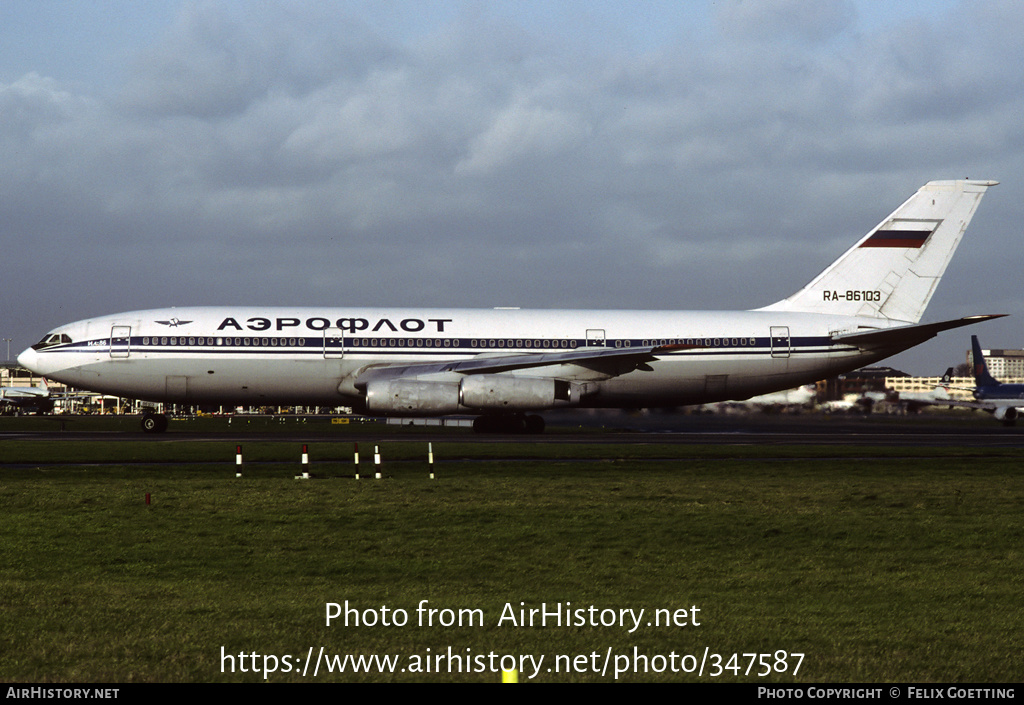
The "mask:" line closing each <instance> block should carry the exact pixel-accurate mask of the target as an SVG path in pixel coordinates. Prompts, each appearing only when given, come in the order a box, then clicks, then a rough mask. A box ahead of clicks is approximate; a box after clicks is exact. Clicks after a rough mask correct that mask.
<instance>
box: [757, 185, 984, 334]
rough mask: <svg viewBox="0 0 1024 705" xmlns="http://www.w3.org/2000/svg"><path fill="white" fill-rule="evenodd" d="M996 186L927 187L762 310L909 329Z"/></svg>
mask: <svg viewBox="0 0 1024 705" xmlns="http://www.w3.org/2000/svg"><path fill="white" fill-rule="evenodd" d="M997 183H998V182H997V181H931V182H929V183H927V184H925V185H924V186H922V187H921V188H920V189H919V190H918V192H917V193H915V194H914V195H913V196H911V197H910V198H909V199H908V200H907V201H906V202H905V203H904V204H903V205H901V206H900V207H899V208H897V209H896V210H895V211H893V213H892V214H891V215H890V216H889V217H888V218H886V219H885V220H883V221H882V222H881V223H879V224H878V226H877V227H875V228H874V229H873V230H872V231H871V232H869V233H868V234H867V235H865V236H864V237H863V238H861V239H860V241H859V242H857V244H856V245H854V246H853V247H851V248H850V249H849V250H847V251H846V253H845V254H843V256H842V257H840V258H839V259H837V260H836V261H835V262H833V263H832V264H831V265H830V266H829V267H828V268H827V269H826V270H825V271H824V272H822V273H821V274H819V275H818V276H817V277H815V278H814V280H813V281H811V283H810V284H808V285H807V286H805V287H804V288H803V289H801V290H800V291H798V292H796V293H795V294H793V295H792V296H790V297H789V298H787V299H783V300H782V301H779V302H777V303H774V304H772V305H770V306H766V307H764V308H763V309H759V310H762V311H808V312H811V313H830V314H836V315H840V316H869V317H872V318H884V319H889V320H895V321H906V322H909V323H917V322H918V321H920V320H921V316H922V315H923V314H924V310H925V308H926V307H927V306H928V302H929V301H931V298H932V294H934V293H935V287H936V286H937V285H938V283H939V279H941V278H942V275H943V273H944V272H945V271H946V266H947V265H948V264H949V261H950V259H951V258H952V257H953V252H954V251H955V250H956V247H957V245H959V244H960V238H961V237H963V234H964V231H965V230H966V229H967V224H968V223H970V222H971V218H972V217H973V215H974V211H975V210H976V209H977V207H978V203H979V202H980V201H981V197H982V196H983V195H984V194H985V191H987V190H988V188H989V187H991V186H995V185H996V184H997Z"/></svg>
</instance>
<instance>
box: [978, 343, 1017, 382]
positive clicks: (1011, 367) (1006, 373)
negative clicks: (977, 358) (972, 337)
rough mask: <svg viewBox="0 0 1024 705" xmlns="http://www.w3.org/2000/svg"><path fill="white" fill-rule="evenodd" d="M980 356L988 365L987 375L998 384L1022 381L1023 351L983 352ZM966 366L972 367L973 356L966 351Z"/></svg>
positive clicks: (996, 350) (993, 350)
mask: <svg viewBox="0 0 1024 705" xmlns="http://www.w3.org/2000/svg"><path fill="white" fill-rule="evenodd" d="M981 354H982V355H984V356H985V362H986V363H988V373H989V374H990V375H992V376H993V377H995V378H996V379H998V380H999V381H1000V382H1010V383H1020V382H1022V381H1024V350H998V349H992V350H985V349H982V351H981ZM967 364H968V365H971V366H972V367H973V366H974V355H973V354H971V351H970V350H968V351H967Z"/></svg>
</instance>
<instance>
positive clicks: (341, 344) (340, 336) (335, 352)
mask: <svg viewBox="0 0 1024 705" xmlns="http://www.w3.org/2000/svg"><path fill="white" fill-rule="evenodd" d="M343 357H345V334H344V332H343V331H342V330H341V328H325V329H324V359H325V360H340V359H341V358H343Z"/></svg>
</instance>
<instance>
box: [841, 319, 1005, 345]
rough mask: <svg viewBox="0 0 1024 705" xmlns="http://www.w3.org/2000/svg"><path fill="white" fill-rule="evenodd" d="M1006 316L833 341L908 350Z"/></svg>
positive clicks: (852, 335)
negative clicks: (944, 334) (946, 333)
mask: <svg viewBox="0 0 1024 705" xmlns="http://www.w3.org/2000/svg"><path fill="white" fill-rule="evenodd" d="M1005 315H1006V314H1003V313H999V314H992V315H984V316H968V317H967V318H957V319H954V320H952V321H940V322H938V323H921V324H917V325H912V326H899V327H896V328H880V329H877V330H868V331H856V332H853V333H837V334H835V335H833V336H832V340H834V341H835V342H837V343H850V344H851V345H856V346H857V347H859V348H864V349H875V348H879V349H889V348H897V349H900V350H905V349H907V348H910V347H913V346H915V345H918V344H919V343H923V342H924V341H926V340H928V339H929V338H934V337H935V336H936V335H938V334H939V333H941V332H942V331H944V330H950V329H952V328H960V327H961V326H969V325H973V324H975V323H981V322H982V321H989V320H992V319H993V318H1003V317H1004V316H1005Z"/></svg>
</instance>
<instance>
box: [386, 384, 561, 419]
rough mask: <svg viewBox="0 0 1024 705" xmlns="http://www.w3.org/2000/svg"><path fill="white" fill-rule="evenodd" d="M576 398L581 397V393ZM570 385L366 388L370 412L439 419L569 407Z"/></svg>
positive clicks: (411, 385)
mask: <svg viewBox="0 0 1024 705" xmlns="http://www.w3.org/2000/svg"><path fill="white" fill-rule="evenodd" d="M575 396H576V397H578V396H579V392H578V391H577V394H576V395H575ZM573 397H574V394H573V391H572V386H571V385H570V383H569V382H566V381H565V380H561V379H550V378H543V377H511V376H505V375H472V376H469V377H465V378H463V379H462V380H461V381H459V382H432V381H422V380H415V379H395V380H377V381H373V382H369V383H368V384H367V385H366V410H367V412H369V413H378V414H385V415H387V414H402V415H407V416H436V415H439V414H456V413H459V412H465V411H468V410H477V411H509V412H513V411H514V412H519V411H530V410H538V409H550V408H552V407H555V406H569V405H571V404H572V403H573V402H574V401H578V398H577V399H573Z"/></svg>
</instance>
